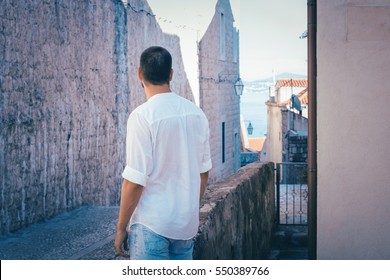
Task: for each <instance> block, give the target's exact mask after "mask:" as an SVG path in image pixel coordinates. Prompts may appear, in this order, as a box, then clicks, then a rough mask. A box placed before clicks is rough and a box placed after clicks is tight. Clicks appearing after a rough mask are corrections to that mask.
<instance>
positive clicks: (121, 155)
mask: <svg viewBox="0 0 390 280" xmlns="http://www.w3.org/2000/svg"><path fill="white" fill-rule="evenodd" d="M131 3H132V6H133V7H134V8H135V9H131V8H130V7H127V8H125V7H124V6H123V3H122V1H119V0H111V1H106V0H82V1H79V0H77V1H76V0H71V1H67V0H56V1H47V0H40V1H21V0H20V1H17V0H0V7H1V8H0V90H1V94H0V117H1V122H0V132H1V134H0V151H1V152H0V180H1V183H0V192H1V196H0V233H3V232H9V231H14V230H16V229H18V228H21V227H23V226H26V225H28V224H31V223H34V222H38V221H42V220H44V219H47V218H50V217H52V216H54V215H56V214H58V213H61V212H63V211H67V210H70V209H74V208H76V207H79V206H81V205H115V204H117V203H118V197H119V189H120V185H121V172H122V170H123V167H124V164H125V163H124V159H125V134H126V121H127V117H128V115H129V113H130V112H131V111H132V110H133V109H134V108H135V107H136V106H138V105H139V104H141V103H143V102H144V101H145V96H144V93H143V90H142V88H141V86H140V83H139V82H138V80H137V76H136V70H137V67H138V59H139V56H140V54H141V52H142V51H143V49H145V48H146V47H148V46H150V45H155V44H158V45H162V46H164V47H166V48H167V49H168V50H170V51H171V53H172V55H173V60H174V61H173V63H174V66H173V68H174V70H175V76H174V80H173V82H172V88H173V90H175V91H177V92H178V93H179V94H180V95H183V96H185V97H187V98H188V99H191V100H193V97H192V92H191V89H190V87H189V83H188V81H187V78H186V75H185V72H184V68H183V63H182V58H181V51H180V42H179V39H178V37H176V36H172V35H166V34H164V33H163V32H162V31H161V29H160V27H159V26H158V24H157V22H156V20H155V18H154V17H153V16H151V14H148V13H147V12H145V11H150V8H149V6H148V4H147V2H146V1H145V0H137V1H131ZM141 9H143V10H145V11H141Z"/></svg>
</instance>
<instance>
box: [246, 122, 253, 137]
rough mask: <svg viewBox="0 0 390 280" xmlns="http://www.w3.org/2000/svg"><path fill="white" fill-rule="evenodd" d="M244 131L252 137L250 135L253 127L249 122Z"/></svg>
mask: <svg viewBox="0 0 390 280" xmlns="http://www.w3.org/2000/svg"><path fill="white" fill-rule="evenodd" d="M246 130H247V131H248V135H252V133H253V126H252V123H251V122H249V124H248V127H247V128H246Z"/></svg>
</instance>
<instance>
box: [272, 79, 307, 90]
mask: <svg viewBox="0 0 390 280" xmlns="http://www.w3.org/2000/svg"><path fill="white" fill-rule="evenodd" d="M307 86H308V83H307V80H306V79H279V80H277V82H276V85H275V87H276V88H281V87H304V88H307Z"/></svg>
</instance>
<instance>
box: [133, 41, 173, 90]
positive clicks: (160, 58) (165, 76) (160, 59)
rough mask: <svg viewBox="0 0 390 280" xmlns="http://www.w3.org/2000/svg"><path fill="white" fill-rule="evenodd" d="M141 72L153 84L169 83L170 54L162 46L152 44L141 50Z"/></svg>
mask: <svg viewBox="0 0 390 280" xmlns="http://www.w3.org/2000/svg"><path fill="white" fill-rule="evenodd" d="M140 68H141V74H142V76H143V78H144V80H145V81H146V82H149V83H151V84H153V85H163V84H169V77H170V74H171V70H172V56H171V54H170V53H169V52H168V51H167V50H166V49H164V48H162V47H158V46H153V47H150V48H147V49H146V50H144V51H143V53H142V54H141V58H140Z"/></svg>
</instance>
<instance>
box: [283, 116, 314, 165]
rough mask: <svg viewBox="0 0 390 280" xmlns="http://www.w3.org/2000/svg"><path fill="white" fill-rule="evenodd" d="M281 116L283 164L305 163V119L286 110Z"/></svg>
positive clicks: (306, 128)
mask: <svg viewBox="0 0 390 280" xmlns="http://www.w3.org/2000/svg"><path fill="white" fill-rule="evenodd" d="M281 114H282V149H283V150H282V153H283V162H307V131H308V120H307V118H305V117H303V116H301V115H299V114H296V113H294V112H292V111H290V110H287V109H284V110H282V111H281Z"/></svg>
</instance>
